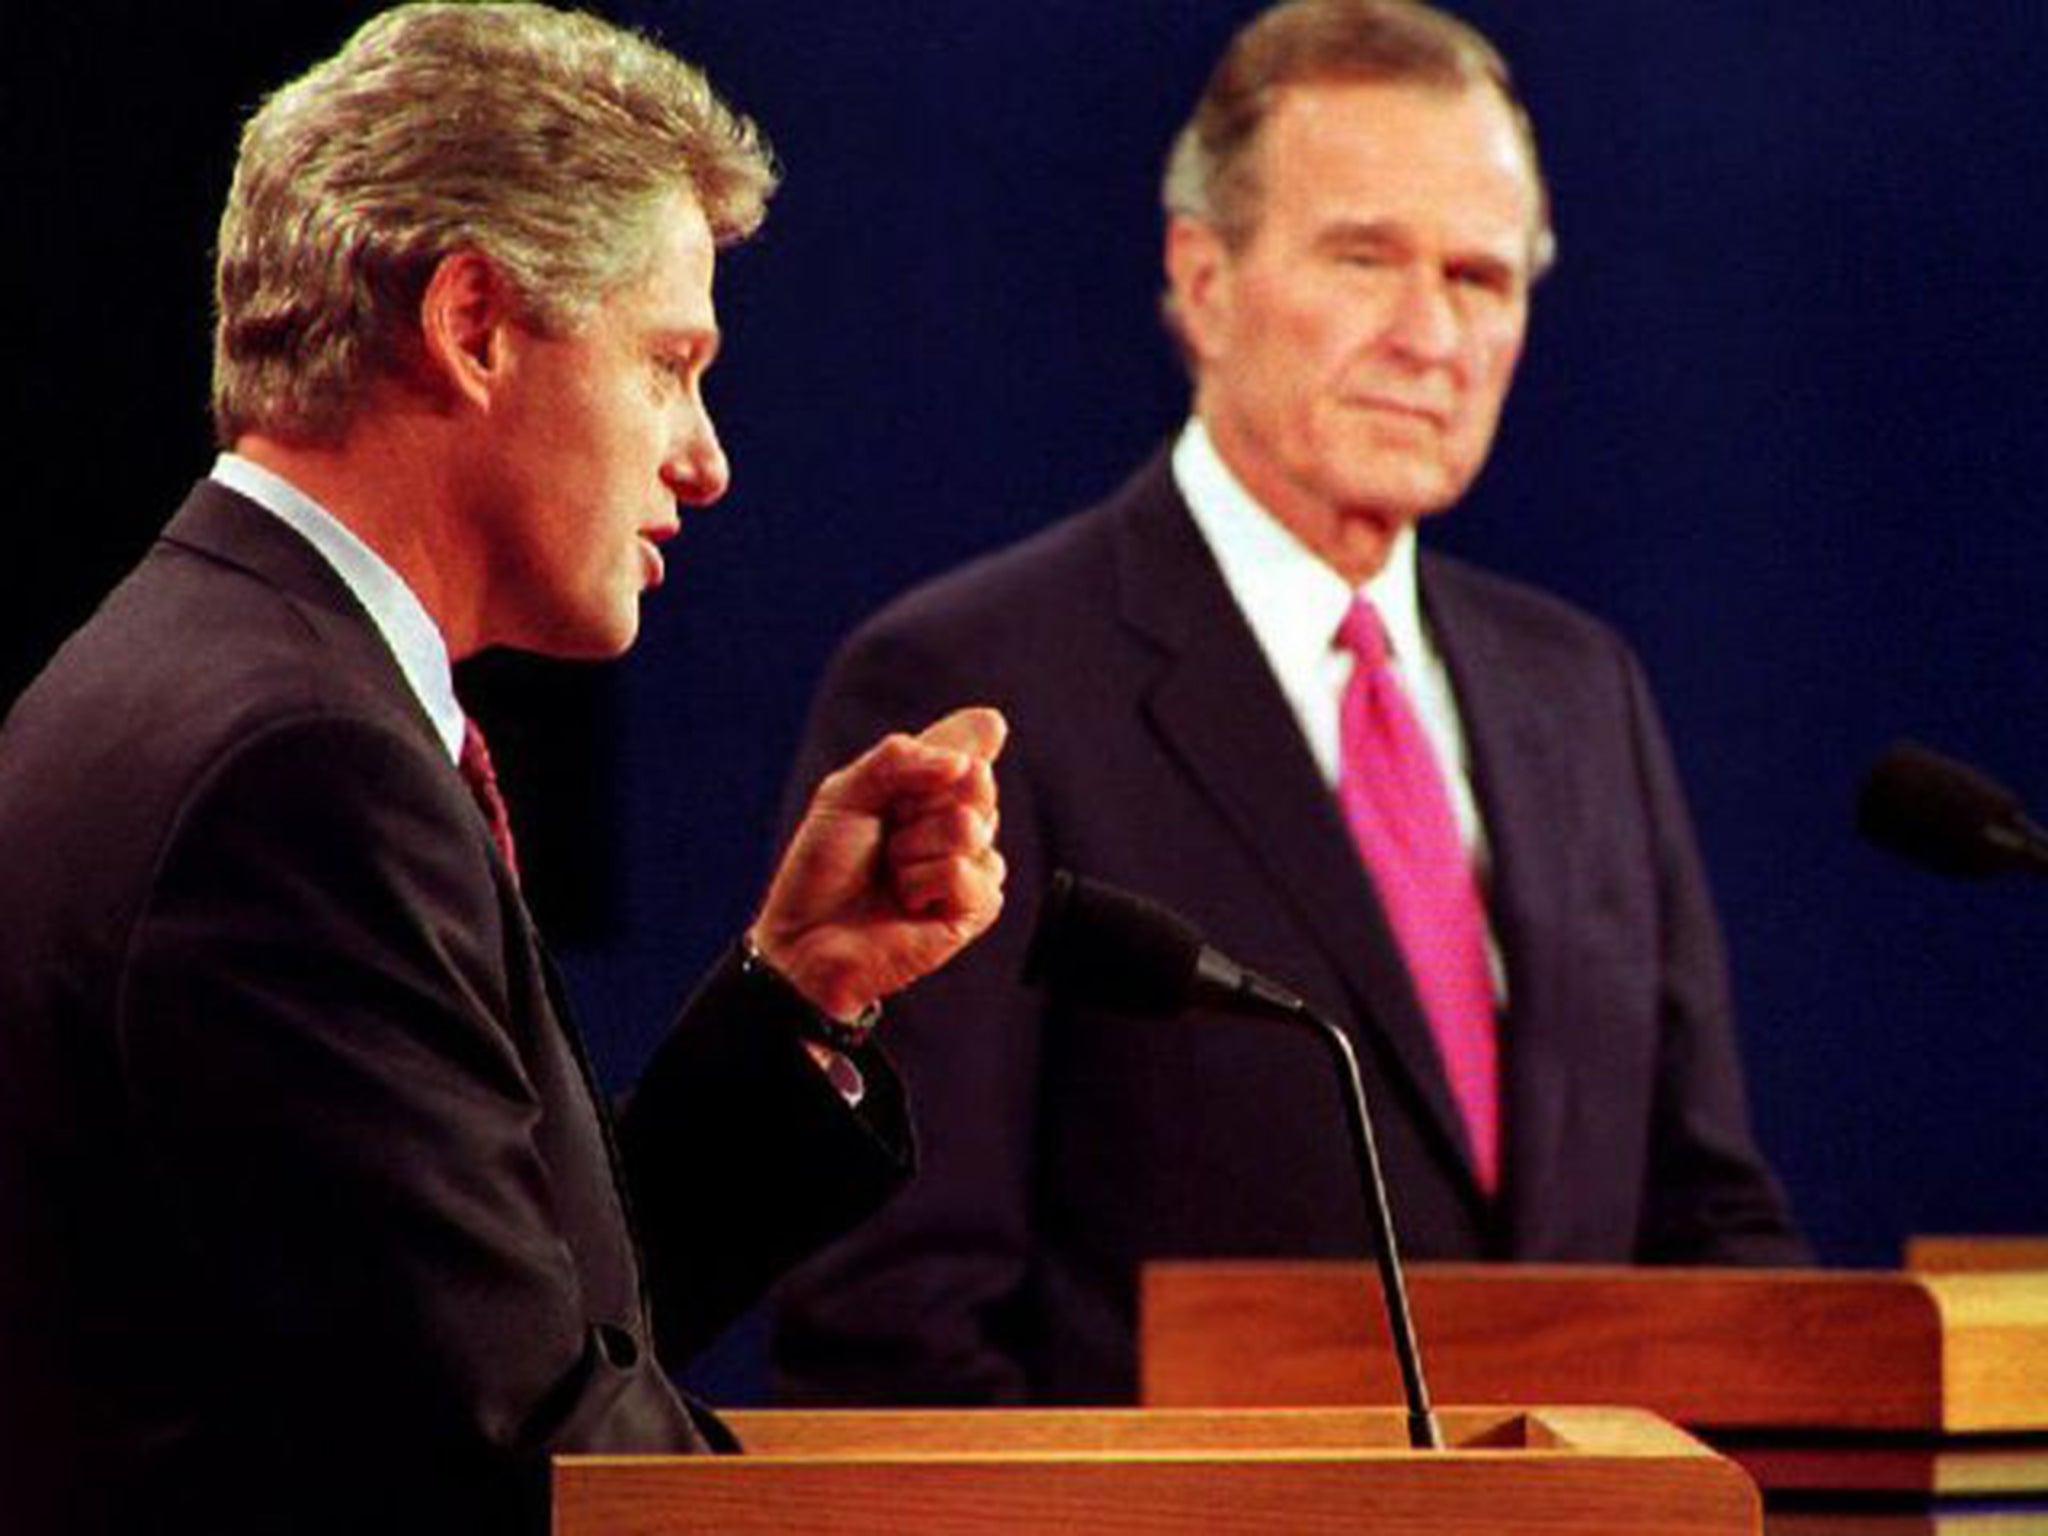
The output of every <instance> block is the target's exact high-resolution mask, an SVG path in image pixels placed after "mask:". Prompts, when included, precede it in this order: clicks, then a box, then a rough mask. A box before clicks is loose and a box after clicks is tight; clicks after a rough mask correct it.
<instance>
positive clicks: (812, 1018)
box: [740, 929, 882, 1052]
mask: <svg viewBox="0 0 2048 1536" xmlns="http://www.w3.org/2000/svg"><path fill="white" fill-rule="evenodd" d="M740 974H741V975H743V976H745V977H747V978H748V979H749V980H751V981H753V982H754V983H755V984H756V985H758V986H765V987H770V988H773V989H776V990H778V991H780V992H783V993H786V994H787V996H788V1000H789V1002H790V1004H791V1005H792V1006H791V1007H790V1008H789V1010H788V1012H789V1017H790V1019H791V1021H792V1022H793V1023H794V1025H795V1027H796V1030H797V1033H798V1034H799V1035H800V1036H802V1037H803V1038H804V1039H806V1040H810V1041H815V1042H817V1043H818V1044H820V1045H824V1046H827V1047H829V1048H830V1049H832V1050H834V1051H840V1052H852V1051H857V1050H859V1049H861V1048H862V1047H863V1046H865V1045H866V1044H867V1043H868V1042H869V1040H870V1039H871V1038H872V1037H873V1035H874V1032H875V1026H876V1025H877V1024H879V1023H880V1022H881V1019H882V1005H881V1003H880V1002H879V1001H877V1002H872V1003H870V1004H868V1006H867V1007H865V1008H863V1009H861V1011H860V1012H859V1013H858V1014H856V1015H854V1017H852V1018H850V1019H841V1018H835V1017H834V1016H833V1015H831V1014H829V1013H827V1012H826V1011H825V1010H824V1009H823V1008H820V1007H819V1006H818V1005H817V1004H816V1003H814V1002H812V1001H811V999H810V997H809V996H808V995H806V994H805V992H804V990H803V988H801V987H799V986H798V985H797V984H796V983H795V982H794V981H792V980H791V979H790V977H789V975H788V974H787V973H786V972H785V971H783V970H782V968H781V967H780V966H778V965H776V964H775V962H774V961H772V960H770V959H769V958H768V957H767V955H765V954H764V953H762V950H761V946H760V945H759V944H758V943H756V942H755V939H754V935H753V932H752V930H751V929H750V930H749V931H748V932H746V933H745V934H743V935H741V937H740Z"/></svg>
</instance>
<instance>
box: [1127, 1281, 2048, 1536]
mask: <svg viewBox="0 0 2048 1536" xmlns="http://www.w3.org/2000/svg"><path fill="white" fill-rule="evenodd" d="M1409 1287H1410V1300H1411V1303H1412V1305H1413V1309H1414V1314H1415V1324H1416V1330H1417V1332H1418V1334H1419V1335H1420V1337H1421V1341H1422V1349H1423V1358H1424V1364H1425V1368H1426V1371H1427V1374H1428V1377H1429V1382H1430V1388H1431V1391H1432V1392H1433V1393H1434V1395H1435V1396H1436V1397H1437V1399H1438V1400H1439V1401H1443V1402H1456V1403H1478V1404H1484V1403H1492V1402H1531V1401H1540V1402H1545V1403H1556V1404H1574V1403H1628V1404H1633V1405H1636V1406H1640V1407H1644V1408H1648V1409H1651V1410H1652V1411H1654V1412H1656V1413H1659V1414H1662V1415H1664V1416H1665V1417H1666V1418H1669V1419H1671V1420H1672V1421H1673V1422H1675V1423H1678V1424H1681V1425H1684V1426H1685V1427H1686V1428H1688V1429H1691V1430H1692V1431H1693V1432H1695V1433H1696V1434H1698V1435H1700V1436H1701V1438H1702V1439H1704V1440H1706V1441H1707V1442H1708V1443H1709V1444H1712V1445H1714V1446H1715V1447H1716V1448H1718V1449H1720V1450H1722V1451H1724V1452H1726V1453H1727V1454H1728V1455H1730V1456H1732V1457H1734V1458H1735V1459H1736V1460H1737V1461H1739V1462H1741V1463H1742V1464H1743V1466H1744V1467H1745V1468H1747V1469H1748V1470H1749V1472H1750V1473H1751V1474H1752V1475H1753V1476H1754V1477H1755V1478H1756V1479H1757V1481H1758V1483H1759V1484H1760V1485H1761V1486H1762V1487H1763V1489H1764V1493H1765V1498H1766V1504H1767V1508H1769V1509H1770V1510H1771V1511H1772V1519H1771V1520H1770V1522H1769V1524H1768V1528H1769V1529H1771V1530H1774V1531H1780V1530H1782V1531H1798V1530H1830V1531H1833V1530H1869V1531H1879V1530H1883V1531H1920V1530H1937V1529H1940V1530H1947V1529H1958V1530H1961V1529H1971V1528H1982V1529H1987V1530H1990V1529H1995V1530H1999V1531H2013V1532H2017V1531H2019V1530H2022V1529H2024V1530H2026V1531H2029V1532H2044V1531H2048V1271H2018V1270H2015V1271H2006V1272H1996V1271H1982V1272H1952V1273H1922V1274H1889V1273H1853V1272H1820V1271H1801V1272H1790V1273H1788V1272H1784V1271H1775V1272H1768V1271H1737V1270H1650V1269H1593V1268H1543V1267H1534V1268H1514V1267H1501V1266H1479V1265H1471V1266H1463V1265H1444V1266H1432V1265H1417V1266H1415V1267H1414V1268H1412V1269H1411V1271H1410V1274H1409ZM1143 1310H1144V1317H1143V1345H1142V1348H1143V1355H1142V1372H1143V1395H1144V1401H1145V1402H1146V1403H1147V1404H1148V1405H1154V1406H1185V1405H1192V1404H1208V1405H1212V1406H1253V1405H1260V1404H1330V1403H1375V1402H1382V1403H1392V1402H1398V1401H1399V1395H1400V1384H1399V1378H1398V1376H1397V1375H1396V1372H1395V1367H1394V1362H1393V1356H1392V1352H1391V1350H1390V1348H1389V1347H1388V1344H1387V1340H1386V1329H1385V1324H1384V1322H1383V1321H1382V1319H1381V1310H1380V1307H1379V1298H1378V1295H1377V1293H1376V1282H1375V1280H1374V1277H1373V1272H1372V1271H1371V1269H1370V1268H1368V1267H1367V1266H1364V1265H1351V1264H1315V1263H1304V1264H1267V1263H1229V1262H1224V1263H1188V1264H1161V1265H1155V1266H1152V1267H1150V1268H1149V1269H1148V1271H1147V1273H1146V1277H1145V1287H1144V1300H1143ZM1850 1506H1853V1507H1855V1508H1856V1509H1857V1510H1859V1511H1861V1513H1862V1515H1863V1516H1864V1517H1867V1518H1863V1519H1859V1520H1858V1521H1857V1523H1854V1524H1849V1523H1846V1517H1844V1516H1842V1514H1841V1511H1842V1510H1843V1509H1846V1508H1848V1507H1850ZM1829 1510H1832V1511H1833V1512H1834V1513H1833V1514H1832V1515H1831V1516H1830V1517H1829V1518H1828V1519H1825V1520H1821V1512H1826V1511H1829ZM1780 1512H1782V1514H1783V1518H1779V1515H1780ZM1814 1520H1821V1523H1819V1524H1815V1523H1812V1522H1813V1521H1814ZM2014 1520H2018V1521H2020V1522H2021V1523H2020V1524H2013V1523H2011V1522H2012V1521H2014ZM1972 1521H1979V1522H1981V1521H1995V1522H1996V1523H1993V1524H1988V1525H1984V1524H1980V1525H1978V1526H1972V1525H1971V1523H1970V1522H1972Z"/></svg>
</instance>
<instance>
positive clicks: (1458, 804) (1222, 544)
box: [1173, 417, 1505, 996]
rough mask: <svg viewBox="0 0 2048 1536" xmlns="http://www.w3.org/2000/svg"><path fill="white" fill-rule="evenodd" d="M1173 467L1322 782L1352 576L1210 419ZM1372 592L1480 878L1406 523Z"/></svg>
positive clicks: (1344, 675)
mask: <svg viewBox="0 0 2048 1536" xmlns="http://www.w3.org/2000/svg"><path fill="white" fill-rule="evenodd" d="M1173 478H1174V482H1175V484H1177V485H1178V486H1179V487H1180V493H1181V495H1182V497H1183V498H1184V499H1185V500H1186V501H1187V504H1188V510H1189V512H1191V513H1192V514H1193V515H1194V519H1195V526H1196V527H1197V528H1198V529H1200V530H1201V534H1202V538H1203V540H1204V541H1205V542H1206V543H1207V544H1208V546H1209V550H1210V553H1212V554H1213V555H1214V556H1215V557H1216V564H1217V566H1218V567H1219V568H1220V569H1221V570H1222V572H1223V583H1224V585H1225V586H1227V587H1228V588H1229V589H1230V595H1231V597H1232V598H1234V599H1235V600H1236V602H1237V606H1238V609H1239V611H1240V612H1242V613H1243V614H1244V617H1245V622H1246V623H1247V624H1249V625H1250V626H1251V631H1252V634H1253V636H1254V637H1255V638H1256V639H1257V640H1258V643H1259V649H1260V650H1261V651H1263V652H1264V653H1265V657H1266V664H1267V665H1268V666H1269V667H1271V668H1272V670H1273V676H1274V678H1275V680H1276V681H1278V683H1279V684H1280V692H1281V693H1282V694H1283V695H1284V696H1285V697H1286V699H1287V703H1288V705H1289V707H1290V708H1292V710H1293V711H1294V718H1295V719H1296V720H1297V721H1298V722H1299V723H1300V725H1301V733H1302V736H1303V737H1304V738H1305V739H1306V740H1307V742H1308V748H1309V751H1310V752H1311V753H1312V754H1313V755H1314V757H1315V761H1316V766H1317V767H1318V768H1320V769H1321V770H1322V774H1323V782H1324V783H1326V784H1328V785H1329V786H1330V787H1331V788H1332V789H1334V788H1335V787H1336V784H1337V773H1338V768H1339V765H1340V762H1341V758H1342V751H1341V747H1340V742H1339V737H1340V715H1341V711H1342V705H1343V699H1344V687H1345V684H1346V683H1348V682H1349V681H1350V679H1351V668H1352V656H1351V653H1350V652H1349V651H1348V650H1346V649H1345V648H1344V647H1343V646H1342V645H1341V644H1339V643H1338V641H1337V629H1338V626H1339V625H1340V624H1342V623H1343V621H1344V616H1345V614H1347V613H1348V612H1350V610H1351V602H1352V599H1353V597H1354V595H1355V594H1354V592H1353V590H1352V588H1351V587H1350V586H1349V585H1347V584H1346V582H1345V580H1344V578H1343V577H1341V576H1339V575H1338V574H1337V573H1336V571H1334V570H1333V569H1331V567H1330V566H1329V565H1327V564H1326V563H1325V562H1324V561H1323V560H1322V558H1321V557H1320V556H1318V555H1317V554H1315V552H1314V551H1312V550H1311V549H1310V548H1309V547H1308V546H1307V545H1306V544H1304V543H1302V542H1301V540H1300V539H1298V538H1296V537H1295V536H1294V534H1293V533H1292V532H1291V531H1289V530H1288V529H1287V528H1286V527H1285V526H1284V525H1283V524H1282V523H1281V522H1280V521H1279V520H1278V519H1277V518H1275V517H1273V516H1272V515H1271V514H1270V513H1268V512H1267V511H1266V510H1265V509H1264V508H1263V507H1261V506H1260V505H1259V504H1258V502H1256V501H1255V500H1253V499H1252V495H1251V492H1249V491H1247V490H1246V489H1245V488H1244V485H1243V483H1242V482H1241V481H1239V480H1238V478H1237V476H1236V475H1234V474H1232V473H1231V470H1230V467H1229V466H1228V465H1227V464H1225V463H1224V462H1223V457H1222V455H1221V454H1219V453H1217V451H1216V445H1215V443H1214V442H1212V441H1211V440H1210V437H1209V431H1208V428H1207V427H1205V426H1204V425H1203V424H1202V422H1201V419H1200V418H1199V417H1195V418H1191V419H1190V420H1189V421H1188V424H1187V425H1186V427H1184V428H1183V429H1182V430H1181V434H1180V439H1179V441H1178V442H1176V443H1175V444H1174V448H1173ZM1358 591H1359V592H1362V593H1363V594H1364V595H1365V596H1366V597H1367V598H1369V599H1370V600H1371V602H1372V605H1373V607H1374V609H1375V610H1376V611H1377V612H1378V613H1379V616H1380V623H1381V625H1382V626H1383V627H1384V628H1385V630H1386V634H1387V649H1388V653H1389V657H1390V660H1391V661H1392V664H1393V667H1394V671H1395V673H1396V675H1397V676H1398V677H1399V678H1400V680H1401V687H1402V689H1403V690H1404V691H1405V692H1406V694H1407V695H1408V702H1409V706H1410V707H1411V708H1412V709H1413V710H1414V711H1415V715H1416V718H1417V720H1418V721H1419V722H1420V723H1421V726H1422V730H1423V734H1424V735H1425V736H1426V737H1428V739H1429V745H1430V748H1431V750H1432V751H1433V752H1434V753H1435V754H1436V760H1437V766H1438V767H1439V768H1440V769H1441V770H1442V772H1443V779H1444V783H1445V785H1446V786H1447V787H1448V788H1449V791H1450V796H1451V809H1452V812H1453V813H1454V814H1455V815H1456V817H1457V820H1458V835H1459V836H1460V838H1462V839H1463V841H1464V844H1465V851H1466V854H1467V856H1468V857H1469V858H1470V859H1471V860H1472V867H1473V869H1474V870H1475V871H1476V872H1477V874H1478V876H1479V882H1480V886H1481V888H1482V889H1484V888H1485V885H1486V876H1487V869H1488V850H1487V842H1486V826H1485V823H1484V822H1482V821H1481V820H1480V817H1479V802H1478V799H1477V798H1476V797H1475V796H1474V795H1473V793H1472V774H1471V766H1470V758H1469V757H1468V755H1467V753H1466V749H1465V731H1464V727H1463V726H1462V725H1461V724H1460V723H1459V719H1458V700H1457V694H1456V693H1455V692H1454V691H1453V689H1452V687H1451V678H1450V673H1449V672H1448V671H1447V670H1446V669H1445V667H1444V661H1443V656H1442V655H1441V654H1440V653H1439V652H1438V651H1437V648H1436V646H1435V645H1434V643H1432V641H1431V640H1430V637H1429V629H1428V626H1427V625H1426V624H1425V623H1424V622H1423V617H1422V599H1421V594H1420V592H1419V591H1418V589H1417V587H1416V582H1415V530H1414V528H1412V527H1408V528H1403V529H1402V530H1401V531H1400V532H1399V533H1398V534H1396V535H1395V537H1394V544H1393V547H1392V549H1390V550H1389V551H1388V554H1387V561H1386V564H1385V565H1383V566H1382V567H1381V568H1380V570H1379V571H1378V573H1377V574H1375V575H1374V576H1372V577H1370V578H1368V579H1367V581H1366V582H1365V584H1364V586H1362V587H1361V588H1359V589H1358ZM1487 947H1488V950H1489V951H1490V953H1491V956H1492V960H1493V973H1494V990H1495V991H1496V992H1497V993H1501V994H1502V995H1503V996H1504V995H1505V972H1504V970H1503V967H1502V965H1501V960H1500V955H1499V952H1498V946H1497V945H1495V944H1494V943H1493V941H1492V939H1491V937H1490V936H1489V939H1488V946H1487Z"/></svg>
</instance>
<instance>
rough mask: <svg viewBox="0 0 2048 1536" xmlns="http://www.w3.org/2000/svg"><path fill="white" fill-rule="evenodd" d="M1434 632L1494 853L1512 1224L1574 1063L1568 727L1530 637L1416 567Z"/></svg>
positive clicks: (1539, 1195) (1547, 1148) (1554, 1149)
mask: <svg viewBox="0 0 2048 1536" xmlns="http://www.w3.org/2000/svg"><path fill="white" fill-rule="evenodd" d="M1420 569H1421V577H1422V598H1423V607H1424V611H1425V613H1426V614H1427V615H1428V618H1429V622H1430V626H1431V632H1432V635H1433V638H1434V639H1435V641H1436V644H1437V648H1438V650H1439V651H1440V652H1441V653H1442V655H1443V657H1444V663H1445V666H1446V667H1447V668H1448V669H1449V671H1450V675H1451V684H1452V687H1453V688H1454V689H1455V690H1456V693H1457V697H1458V714H1459V719H1460V723H1461V724H1462V726H1463V729H1464V733H1465V743H1466V748H1467V751H1468V753H1469V754H1470V758H1471V771H1472V780H1473V792H1474V794H1475V796H1476V797H1477V799H1478V801H1479V809H1480V815H1481V816H1482V818H1483V819H1484V821H1485V824H1486V832H1487V839H1488V844H1489V847H1490V849H1491V854H1492V869H1491V877H1490V880H1489V883H1488V890H1487V907H1488V914H1489V917H1490V919H1491V922H1492V924H1493V931H1494V935H1495V938H1496V940H1497V942H1498V943H1499V945H1500V949H1501V953H1502V956H1503V958H1504V960H1505V963H1506V967H1507V977H1508V1009H1507V1016H1506V1022H1505V1024H1504V1027H1503V1033H1502V1056H1501V1060H1502V1071H1503V1083H1502V1102H1503V1109H1504V1111H1505V1114H1506V1117H1507V1123H1506V1126H1505V1131H1506V1156H1505V1157H1504V1158H1503V1159H1502V1166H1503V1168H1505V1169H1506V1170H1507V1171H1508V1172H1507V1179H1508V1183H1507V1187H1506V1189H1505V1190H1504V1195H1505V1198H1506V1201H1507V1205H1508V1211H1509V1226H1510V1231H1511V1232H1516V1231H1522V1230H1526V1229H1527V1226H1528V1222H1527V1217H1528V1215H1529V1213H1531V1212H1533V1211H1534V1210H1536V1208H1537V1207H1539V1206H1540V1205H1541V1204H1542V1202H1543V1201H1544V1200H1545V1199H1546V1198H1549V1195H1548V1193H1547V1192H1548V1191H1550V1189H1551V1188H1552V1184H1553V1178H1554V1176H1555V1174H1556V1170H1558V1169H1559V1168H1560V1167H1561V1166H1562V1165H1563V1155H1564V1135H1565V1131H1566V1128H1567V1126H1568V1123H1569V1114H1568V1108H1569V1105H1568V1097H1567V1094H1568V1089H1569V1086H1570V1081H1571V1072H1570V1063H1569V1060H1568V1059H1567V1057H1566V1055H1565V1054H1564V1050H1563V1047H1564V1045H1565V1042H1564V1041H1562V1039H1561V1038H1560V1036H1559V1027H1560V1026H1561V1025H1562V1024H1563V1023H1564V1022H1565V1021H1567V1020H1569V1019H1570V1018H1571V1016H1572V1009H1573V1001H1572V995H1571V994H1572V975H1571V970H1570V967H1569V965H1568V964H1566V963H1564V962H1565V961H1566V959H1567V957H1569V955H1570V954H1571V953H1572V946H1571V944H1570V943H1569V935H1568V934H1567V933H1565V932H1564V928H1565V923H1566V919H1567V918H1568V917H1569V915H1570V910H1571V904H1570V900H1569V881H1570V873H1571V871H1570V860H1571V844H1572V838H1573V832H1572V829H1573V828H1574V827H1575V826H1578V825H1580V824H1581V818H1582V815H1583V808H1582V807H1579V806H1578V805H1577V804H1576V803H1575V800H1574V793H1575V792H1574V788H1573V786H1574V783H1575V779H1574V776H1573V774H1572V773H1571V772H1570V767H1571V764H1570V761H1569V756H1568V754H1569V750H1570V749H1569V744H1568V733H1561V732H1560V730H1559V727H1558V725H1557V715H1558V707H1559V703H1560V701H1559V700H1558V698H1557V697H1556V688H1555V679H1554V678H1551V677H1548V676H1547V675H1546V673H1545V670H1544V668H1543V665H1542V662H1541V658H1540V657H1539V656H1535V655H1532V654H1531V647H1530V645H1529V644H1528V642H1527V637H1525V636H1521V635H1518V634H1517V633H1515V632H1513V631H1512V630H1511V629H1510V628H1509V627H1507V626H1505V625H1504V624H1503V622H1502V620H1501V617H1500V612H1501V610H1500V608H1499V606H1498V605H1497V604H1492V603H1488V602H1487V601H1486V600H1485V597H1484V595H1483V594H1482V593H1480V592H1478V591H1477V590H1475V588H1474V587H1473V586H1472V584H1471V583H1472V578H1471V576H1470V574H1469V573H1467V572H1465V571H1463V570H1462V569H1460V568H1459V567H1457V566H1456V565H1454V564H1452V563H1450V562H1448V561H1444V560H1442V559H1440V558H1435V557H1430V556H1425V557H1424V558H1423V561H1422V563H1421V568H1420Z"/></svg>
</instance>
